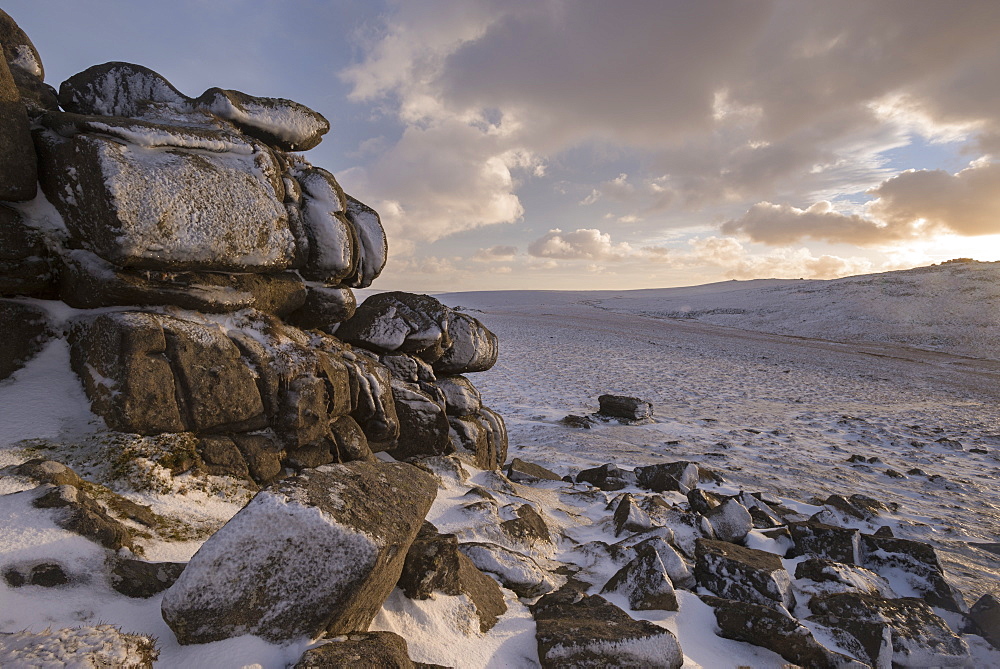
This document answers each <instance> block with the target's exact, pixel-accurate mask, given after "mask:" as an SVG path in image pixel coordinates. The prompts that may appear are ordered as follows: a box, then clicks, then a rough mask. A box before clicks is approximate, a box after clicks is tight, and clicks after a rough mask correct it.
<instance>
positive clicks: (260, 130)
mask: <svg viewBox="0 0 1000 669" xmlns="http://www.w3.org/2000/svg"><path fill="white" fill-rule="evenodd" d="M192 106H193V107H195V108H202V109H207V110H208V111H211V112H212V113H213V114H215V115H216V116H219V117H220V118H224V119H226V120H227V121H231V122H233V123H235V124H236V125H238V126H240V128H242V129H243V130H244V131H245V132H246V133H247V134H249V135H252V136H254V137H257V138H258V139H260V140H261V141H263V142H266V143H268V144H271V145H272V146H277V147H278V148H280V149H282V150H284V151H307V150H309V149H311V148H313V147H315V146H316V145H317V144H319V143H320V141H322V137H323V135H325V134H326V133H327V132H328V131H329V130H330V123H329V121H327V120H326V119H325V118H323V116H322V115H320V114H318V113H317V112H315V111H313V110H312V109H309V108H308V107H306V106H305V105H302V104H299V103H298V102H294V101H292V100H286V99H284V98H258V97H254V96H252V95H247V94H246V93H241V92H240V91H231V90H224V89H222V88H210V89H208V90H207V91H205V92H204V93H202V95H201V96H200V97H198V98H197V99H196V100H194V101H193V102H192Z"/></svg>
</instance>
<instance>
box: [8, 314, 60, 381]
mask: <svg viewBox="0 0 1000 669" xmlns="http://www.w3.org/2000/svg"><path fill="white" fill-rule="evenodd" d="M0 331H2V332H3V333H4V336H3V338H0V379H6V378H7V377H8V376H10V375H11V374H13V373H14V372H16V371H17V370H19V369H21V367H23V366H24V365H25V364H26V363H27V362H28V361H29V360H31V358H33V357H35V355H36V354H37V353H38V352H39V351H41V350H42V347H43V346H44V345H45V342H46V341H47V340H48V337H49V335H50V333H49V319H48V315H47V314H46V313H45V312H44V311H42V310H41V309H39V308H38V307H35V306H31V305H29V304H22V303H21V302H15V301H11V300H0Z"/></svg>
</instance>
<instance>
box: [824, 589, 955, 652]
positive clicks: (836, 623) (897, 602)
mask: <svg viewBox="0 0 1000 669" xmlns="http://www.w3.org/2000/svg"><path fill="white" fill-rule="evenodd" d="M809 609H810V610H811V611H812V612H813V614H814V615H813V616H811V617H810V618H809V620H810V621H811V622H815V623H817V624H819V625H823V626H824V627H828V628H830V629H832V630H834V631H835V634H834V636H835V638H836V639H837V641H838V642H839V643H840V645H841V646H843V647H844V648H845V649H846V650H848V651H849V652H851V653H852V654H855V653H857V657H860V658H861V659H863V660H865V661H867V662H869V663H870V664H871V665H872V666H873V667H882V666H889V664H892V666H900V667H932V666H934V667H967V666H971V661H972V658H971V656H970V653H969V646H968V645H967V644H966V642H965V641H964V640H963V639H962V638H960V637H959V636H957V635H956V634H955V633H954V632H952V631H951V629H950V628H949V627H948V625H947V623H945V621H944V620H942V619H941V618H940V617H939V616H938V615H937V614H935V613H934V611H933V610H932V609H931V607H930V606H928V605H927V604H926V603H925V602H923V601H922V600H919V599H916V598H912V597H904V598H902V599H884V598H882V597H878V596H876V595H862V594H858V593H851V592H847V593H840V594H834V595H826V596H822V597H813V598H812V599H811V600H809ZM862 653H863V654H862Z"/></svg>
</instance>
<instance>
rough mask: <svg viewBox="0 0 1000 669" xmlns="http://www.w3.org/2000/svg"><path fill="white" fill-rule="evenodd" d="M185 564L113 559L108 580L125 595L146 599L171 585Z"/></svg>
mask: <svg viewBox="0 0 1000 669" xmlns="http://www.w3.org/2000/svg"><path fill="white" fill-rule="evenodd" d="M186 565H187V563H185V562H143V561H142V560H130V559H115V560H113V561H112V564H111V571H110V573H109V574H108V582H109V583H110V584H111V587H112V588H114V589H115V590H117V591H118V592H120V593H122V594H123V595H125V596H126V597H134V598H137V599H148V598H150V597H152V596H153V595H156V594H159V593H161V592H163V591H164V590H166V589H167V588H169V587H170V586H172V585H173V584H174V583H175V582H176V581H177V578H178V577H179V576H180V575H181V572H182V571H184V567H185V566H186Z"/></svg>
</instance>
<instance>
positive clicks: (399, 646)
mask: <svg viewBox="0 0 1000 669" xmlns="http://www.w3.org/2000/svg"><path fill="white" fill-rule="evenodd" d="M415 666H416V665H414V663H413V661H412V660H411V659H410V655H409V650H408V649H407V647H406V639H404V638H403V637H401V636H399V635H398V634H394V633H393V632H352V633H350V634H347V635H346V636H345V637H344V638H343V639H333V640H331V641H330V642H328V643H324V644H323V645H321V646H317V647H315V648H310V649H309V650H307V651H306V652H305V654H304V655H303V656H302V658H301V659H300V660H299V661H298V662H296V663H295V666H294V667H293V669H332V668H334V667H358V668H362V667H363V668H368V667H371V668H372V669H375V668H376V667H377V668H378V669H414V667H415Z"/></svg>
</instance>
